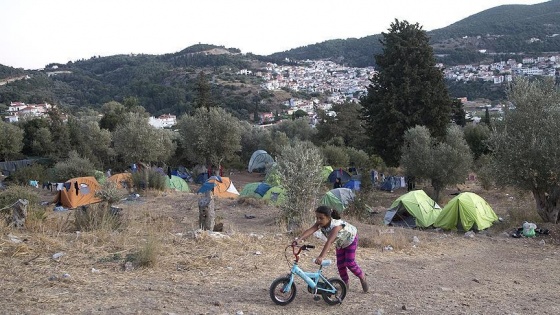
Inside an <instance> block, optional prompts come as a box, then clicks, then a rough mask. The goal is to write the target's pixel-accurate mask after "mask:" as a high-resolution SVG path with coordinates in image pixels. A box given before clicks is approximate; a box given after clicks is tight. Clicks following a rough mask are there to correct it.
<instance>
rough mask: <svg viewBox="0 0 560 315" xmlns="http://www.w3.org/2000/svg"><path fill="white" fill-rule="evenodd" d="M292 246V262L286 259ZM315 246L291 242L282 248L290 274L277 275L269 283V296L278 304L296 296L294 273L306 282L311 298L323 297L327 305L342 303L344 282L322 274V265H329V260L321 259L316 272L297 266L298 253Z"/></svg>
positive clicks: (287, 302) (344, 290)
mask: <svg viewBox="0 0 560 315" xmlns="http://www.w3.org/2000/svg"><path fill="white" fill-rule="evenodd" d="M289 247H291V248H292V253H293V255H294V256H295V260H294V262H293V263H292V264H290V261H289V259H288V254H287V250H288V248H289ZM311 248H315V246H313V245H301V246H300V245H298V244H297V242H293V243H292V244H291V245H288V246H286V248H285V249H284V252H285V256H286V261H287V262H288V266H290V267H291V271H290V274H288V275H286V276H283V277H279V278H277V279H276V280H274V281H273V282H272V284H271V285H270V290H269V292H270V298H271V299H272V301H274V303H276V304H278V305H287V304H289V303H290V302H292V301H293V300H294V299H295V297H296V292H297V291H296V284H295V283H294V275H297V276H299V277H300V278H302V279H303V280H304V281H305V283H307V291H308V292H309V293H312V294H313V295H314V296H313V299H314V300H315V301H318V300H320V299H321V297H322V298H323V300H324V301H325V302H327V304H329V305H336V304H340V303H342V300H344V298H345V297H346V283H344V281H342V280H341V279H339V278H330V279H327V278H325V276H323V272H322V270H323V267H326V266H329V265H331V263H332V261H331V260H323V262H322V263H321V266H320V267H319V269H318V270H317V271H316V272H306V271H303V270H302V269H301V268H300V267H299V266H298V262H299V254H300V253H301V251H302V250H309V249H311Z"/></svg>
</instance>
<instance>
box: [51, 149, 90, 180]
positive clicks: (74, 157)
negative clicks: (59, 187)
mask: <svg viewBox="0 0 560 315" xmlns="http://www.w3.org/2000/svg"><path fill="white" fill-rule="evenodd" d="M94 172H95V168H94V166H93V163H91V161H90V160H89V159H87V158H83V157H80V155H79V154H78V152H76V151H70V153H69V154H68V159H66V160H63V161H60V162H57V163H56V164H55V165H54V167H53V170H52V172H51V173H50V174H49V176H50V178H49V179H50V181H51V182H65V181H67V180H69V179H71V178H76V177H83V176H93V174H94Z"/></svg>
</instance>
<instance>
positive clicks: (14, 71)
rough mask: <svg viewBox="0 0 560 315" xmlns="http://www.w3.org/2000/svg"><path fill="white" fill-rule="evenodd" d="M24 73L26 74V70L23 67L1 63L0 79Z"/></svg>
mask: <svg viewBox="0 0 560 315" xmlns="http://www.w3.org/2000/svg"><path fill="white" fill-rule="evenodd" d="M22 75H25V71H24V70H23V69H22V68H12V67H8V66H4V65H0V79H8V78H13V77H18V76H22Z"/></svg>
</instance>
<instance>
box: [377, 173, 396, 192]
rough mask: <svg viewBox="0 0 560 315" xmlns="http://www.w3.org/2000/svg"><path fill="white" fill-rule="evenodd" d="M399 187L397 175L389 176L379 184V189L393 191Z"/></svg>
mask: <svg viewBox="0 0 560 315" xmlns="http://www.w3.org/2000/svg"><path fill="white" fill-rule="evenodd" d="M400 187H401V180H400V178H399V177H395V176H389V177H387V178H385V181H384V182H383V183H382V184H381V186H380V187H379V189H381V190H386V191H390V192H393V190H395V189H397V188H400Z"/></svg>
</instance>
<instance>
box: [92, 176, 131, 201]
mask: <svg viewBox="0 0 560 315" xmlns="http://www.w3.org/2000/svg"><path fill="white" fill-rule="evenodd" d="M95 195H96V196H97V197H99V198H101V199H102V200H103V201H105V202H107V203H108V204H109V205H112V204H113V203H115V202H118V201H120V200H121V199H122V198H124V196H125V194H124V193H123V192H122V191H121V190H120V189H119V184H117V183H115V182H114V181H111V180H106V181H105V182H104V183H103V184H101V189H99V190H98V191H96V192H95Z"/></svg>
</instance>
